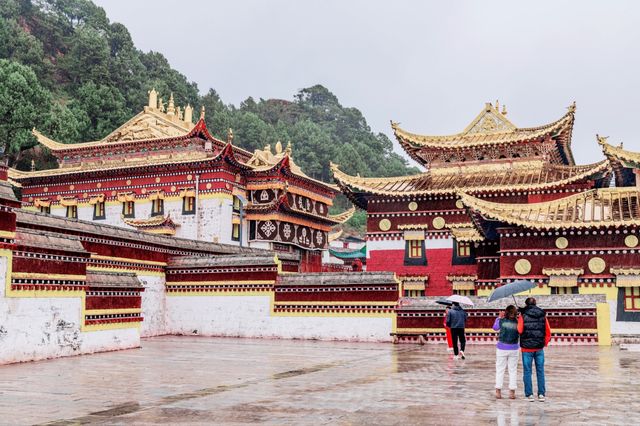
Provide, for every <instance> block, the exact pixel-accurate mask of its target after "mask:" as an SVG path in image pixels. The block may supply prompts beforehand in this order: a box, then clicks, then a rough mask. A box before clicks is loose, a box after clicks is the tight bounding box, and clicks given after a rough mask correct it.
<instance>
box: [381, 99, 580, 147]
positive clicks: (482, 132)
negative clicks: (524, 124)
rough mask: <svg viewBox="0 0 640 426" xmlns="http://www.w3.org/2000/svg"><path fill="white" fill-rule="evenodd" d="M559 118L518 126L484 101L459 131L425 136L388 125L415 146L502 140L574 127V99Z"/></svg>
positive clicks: (524, 137)
mask: <svg viewBox="0 0 640 426" xmlns="http://www.w3.org/2000/svg"><path fill="white" fill-rule="evenodd" d="M568 109H569V111H568V112H567V113H566V114H565V115H564V116H563V117H562V118H560V119H559V120H557V121H554V122H553V123H550V124H546V125H544V126H539V127H530V128H518V127H516V126H515V125H514V124H513V123H511V122H510V121H509V120H508V119H507V117H506V111H504V110H503V112H500V111H498V109H497V108H496V107H494V106H493V105H491V103H487V104H486V105H485V107H484V109H483V110H482V111H480V113H479V114H478V115H477V116H476V118H475V119H474V120H473V121H472V122H471V123H470V124H469V125H468V126H467V127H466V128H465V129H464V130H463V131H462V132H460V133H457V134H454V135H446V136H425V135H418V134H415V133H410V132H407V131H406V130H403V129H402V128H400V126H399V124H398V123H394V122H392V123H391V127H392V128H393V131H394V133H395V135H396V137H397V138H398V140H399V141H400V142H401V143H403V142H404V143H406V144H409V145H412V146H416V147H433V148H461V147H473V146H480V145H488V144H503V143H509V142H518V141H523V140H531V139H537V138H540V137H542V136H545V135H547V134H555V133H558V132H559V131H561V130H564V129H571V128H572V127H573V121H574V114H575V103H574V104H573V105H571V106H570V107H569V108H568Z"/></svg>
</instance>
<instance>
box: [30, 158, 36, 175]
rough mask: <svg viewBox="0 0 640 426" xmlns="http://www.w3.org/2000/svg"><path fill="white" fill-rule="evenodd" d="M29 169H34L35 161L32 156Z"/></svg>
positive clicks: (33, 170)
mask: <svg viewBox="0 0 640 426" xmlns="http://www.w3.org/2000/svg"><path fill="white" fill-rule="evenodd" d="M31 171H32V172H35V171H36V161H35V160H34V159H33V158H32V159H31Z"/></svg>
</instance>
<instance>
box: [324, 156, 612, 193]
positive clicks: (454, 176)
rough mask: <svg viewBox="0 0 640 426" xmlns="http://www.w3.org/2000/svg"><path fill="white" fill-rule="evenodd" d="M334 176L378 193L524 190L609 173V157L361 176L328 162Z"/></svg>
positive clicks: (347, 185)
mask: <svg viewBox="0 0 640 426" xmlns="http://www.w3.org/2000/svg"><path fill="white" fill-rule="evenodd" d="M331 170H332V172H333V176H334V179H335V180H336V182H337V183H338V185H339V186H340V187H341V188H342V189H343V190H345V189H347V190H349V191H351V192H364V193H369V194H378V195H411V196H414V195H431V194H451V193H455V192H456V191H457V190H458V189H463V190H465V191H467V192H481V191H500V190H509V191H512V190H525V191H534V190H540V189H544V188H550V187H556V186H562V185H566V184H570V183H573V182H578V181H581V180H586V179H589V178H592V177H594V176H596V175H608V174H610V166H609V163H608V161H606V160H604V161H601V162H598V163H594V164H589V165H585V166H565V165H554V164H549V163H546V162H544V161H541V160H533V161H522V160H520V161H512V162H510V163H487V164H476V165H464V163H459V164H458V165H452V166H451V167H448V168H446V169H445V168H438V169H433V170H430V171H427V172H425V173H420V174H417V175H411V176H399V177H390V178H363V177H360V176H350V175H347V174H346V173H343V172H342V171H340V170H339V169H338V166H337V165H335V164H333V163H332V164H331Z"/></svg>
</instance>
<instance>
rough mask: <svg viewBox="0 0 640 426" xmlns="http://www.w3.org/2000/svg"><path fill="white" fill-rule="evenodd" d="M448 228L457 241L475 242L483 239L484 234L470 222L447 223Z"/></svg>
mask: <svg viewBox="0 0 640 426" xmlns="http://www.w3.org/2000/svg"><path fill="white" fill-rule="evenodd" d="M449 230H450V231H451V235H452V236H453V238H455V239H456V241H459V242H468V243H476V242H479V241H483V240H484V236H482V234H481V233H480V231H478V229H477V228H476V226H475V225H474V224H473V223H471V222H467V223H451V224H449Z"/></svg>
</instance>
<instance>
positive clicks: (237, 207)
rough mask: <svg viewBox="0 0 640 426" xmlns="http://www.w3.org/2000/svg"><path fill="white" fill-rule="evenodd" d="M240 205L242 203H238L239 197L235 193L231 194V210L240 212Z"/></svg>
mask: <svg viewBox="0 0 640 426" xmlns="http://www.w3.org/2000/svg"><path fill="white" fill-rule="evenodd" d="M241 206H242V204H241V203H240V198H238V197H236V196H235V195H234V196H233V212H234V213H240V207H241Z"/></svg>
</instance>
